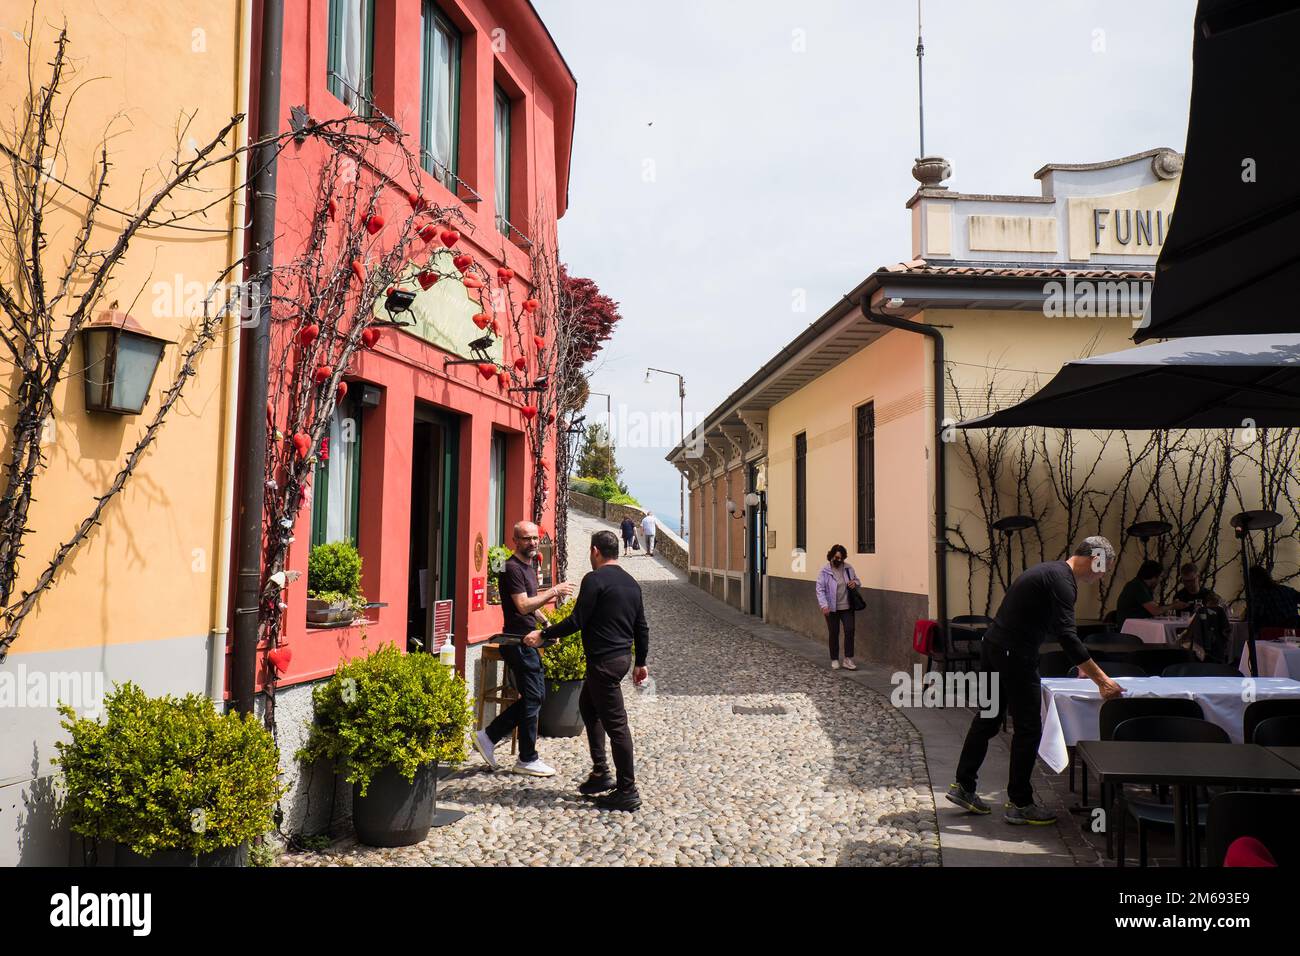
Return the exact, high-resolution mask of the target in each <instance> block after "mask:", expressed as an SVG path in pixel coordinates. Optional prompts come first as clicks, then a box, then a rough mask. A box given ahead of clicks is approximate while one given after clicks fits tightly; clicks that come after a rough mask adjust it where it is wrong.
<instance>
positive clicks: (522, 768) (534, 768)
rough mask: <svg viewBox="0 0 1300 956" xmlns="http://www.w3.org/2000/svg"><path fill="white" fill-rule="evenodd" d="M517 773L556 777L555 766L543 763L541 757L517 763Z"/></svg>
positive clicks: (530, 775)
mask: <svg viewBox="0 0 1300 956" xmlns="http://www.w3.org/2000/svg"><path fill="white" fill-rule="evenodd" d="M515 773H522V774H525V775H527V776H529V777H554V776H555V768H554V767H548V766H547V765H546V764H544V763H542V761H541V759H540V758H538V759H537V760H528V761H523V760H521V761H519V762H518V763H517V764H515Z"/></svg>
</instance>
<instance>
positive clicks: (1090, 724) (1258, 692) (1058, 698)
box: [1038, 665, 1300, 773]
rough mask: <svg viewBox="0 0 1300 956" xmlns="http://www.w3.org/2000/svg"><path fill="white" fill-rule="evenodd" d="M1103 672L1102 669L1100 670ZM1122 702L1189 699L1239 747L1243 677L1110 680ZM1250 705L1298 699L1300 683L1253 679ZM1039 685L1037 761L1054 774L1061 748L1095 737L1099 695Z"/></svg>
mask: <svg viewBox="0 0 1300 956" xmlns="http://www.w3.org/2000/svg"><path fill="white" fill-rule="evenodd" d="M1104 669H1105V667H1104V665H1103V670H1104ZM1114 680H1115V682H1116V683H1117V684H1119V685H1120V686H1121V687H1123V688H1124V694H1125V696H1127V697H1180V698H1184V699H1191V700H1195V701H1196V702H1197V703H1198V704H1200V705H1201V710H1203V711H1204V712H1205V719H1206V720H1208V721H1210V722H1211V723H1213V724H1217V725H1218V726H1220V727H1222V728H1223V729H1224V730H1226V731H1227V732H1228V736H1229V737H1230V738H1231V739H1232V741H1233V742H1234V743H1241V742H1242V718H1243V717H1244V716H1245V712H1246V700H1245V699H1244V698H1245V697H1246V696H1247V695H1246V694H1245V688H1246V681H1247V680H1249V678H1246V677H1116V678H1114ZM1252 683H1253V686H1252V687H1251V689H1250V696H1251V698H1252V699H1253V700H1266V699H1269V698H1279V697H1280V698H1300V681H1294V680H1285V679H1283V678H1279V677H1259V678H1255V679H1254V680H1253V682H1252ZM1041 686H1042V715H1043V739H1042V740H1041V741H1040V742H1039V744H1038V756H1039V757H1041V758H1042V760H1043V763H1045V764H1047V766H1049V767H1051V768H1052V770H1053V771H1054V772H1056V773H1060V772H1061V771H1063V770H1064V769H1065V768H1066V767H1067V766H1068V765H1069V755H1068V753H1067V748H1069V747H1073V746H1074V745H1075V744H1077V743H1079V742H1080V741H1083V740H1096V739H1097V738H1098V737H1099V736H1101V728H1100V726H1099V723H1098V716H1099V715H1100V713H1101V703H1102V701H1101V692H1100V691H1098V690H1097V685H1096V684H1094V683H1093V682H1092V681H1090V680H1088V679H1087V678H1086V677H1075V678H1070V677H1044V678H1043V679H1042V682H1041Z"/></svg>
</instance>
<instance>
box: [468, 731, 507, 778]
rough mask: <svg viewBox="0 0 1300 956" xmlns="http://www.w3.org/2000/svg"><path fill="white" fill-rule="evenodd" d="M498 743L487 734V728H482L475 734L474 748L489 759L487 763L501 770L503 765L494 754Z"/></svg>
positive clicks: (494, 768)
mask: <svg viewBox="0 0 1300 956" xmlns="http://www.w3.org/2000/svg"><path fill="white" fill-rule="evenodd" d="M496 747H497V745H496V744H494V743H493V742H492V738H491V737H489V736H488V735H487V731H486V730H480V731H479V732H478V733H476V734H475V735H474V749H475V750H477V751H478V753H479V756H480V757H482V758H483V759H484V760H486V761H487V765H488V766H489V767H491V768H492V769H493V770H500V769H501V765H500V764H499V763H497V758H496V756H495V755H494V751H495V750H496Z"/></svg>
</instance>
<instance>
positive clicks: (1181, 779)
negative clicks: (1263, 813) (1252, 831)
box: [1076, 740, 1300, 866]
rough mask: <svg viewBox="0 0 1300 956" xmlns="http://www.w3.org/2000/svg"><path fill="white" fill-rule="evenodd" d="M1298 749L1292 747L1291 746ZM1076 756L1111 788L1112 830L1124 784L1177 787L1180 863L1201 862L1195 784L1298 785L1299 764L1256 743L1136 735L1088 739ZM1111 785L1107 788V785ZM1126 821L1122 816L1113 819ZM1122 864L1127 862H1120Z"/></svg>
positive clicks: (1109, 820) (1176, 836) (1118, 823)
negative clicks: (1171, 740)
mask: <svg viewBox="0 0 1300 956" xmlns="http://www.w3.org/2000/svg"><path fill="white" fill-rule="evenodd" d="M1292 749H1294V748H1292ZM1076 758H1077V759H1078V760H1080V761H1082V762H1083V763H1084V764H1086V765H1087V766H1088V767H1091V768H1092V771H1093V773H1095V774H1096V775H1097V777H1098V779H1099V780H1100V782H1101V784H1102V792H1103V793H1110V794H1111V796H1112V805H1111V806H1110V807H1107V808H1106V827H1107V831H1108V832H1109V830H1110V828H1111V826H1112V821H1113V820H1115V812H1116V811H1115V808H1114V805H1113V797H1114V795H1115V794H1117V793H1119V792H1120V790H1121V788H1122V787H1123V786H1124V785H1125V784H1129V783H1135V784H1164V785H1166V786H1170V787H1173V788H1174V854H1175V857H1176V859H1177V860H1178V862H1179V865H1182V866H1188V865H1190V866H1199V865H1200V850H1199V847H1198V846H1197V836H1196V831H1197V827H1196V826H1195V825H1192V826H1190V837H1189V833H1188V831H1189V824H1194V823H1195V821H1196V818H1197V809H1196V788H1197V787H1201V786H1213V785H1215V784H1218V785H1226V786H1236V787H1300V767H1297V766H1295V765H1293V764H1291V763H1288V762H1287V761H1286V760H1285V759H1284V758H1283V757H1281V756H1279V755H1278V754H1276V753H1270V752H1269V750H1267V749H1266V748H1264V747H1258V746H1256V745H1255V744H1200V743H1196V744H1192V743H1164V742H1161V743H1152V742H1148V741H1136V740H1132V741H1131V740H1084V741H1081V742H1080V743H1079V747H1078V750H1077V751H1076ZM1107 784H1110V787H1109V789H1107V788H1106V785H1107ZM1114 825H1115V826H1124V821H1123V820H1118V821H1116V822H1115V823H1114ZM1117 863H1118V864H1119V865H1122V864H1123V861H1122V860H1120V861H1117Z"/></svg>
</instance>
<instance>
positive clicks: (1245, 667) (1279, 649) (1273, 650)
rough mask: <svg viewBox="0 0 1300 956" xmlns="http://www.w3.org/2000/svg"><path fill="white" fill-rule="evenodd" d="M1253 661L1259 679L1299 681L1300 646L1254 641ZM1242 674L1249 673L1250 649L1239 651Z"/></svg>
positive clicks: (1244, 648) (1239, 668)
mask: <svg viewBox="0 0 1300 956" xmlns="http://www.w3.org/2000/svg"><path fill="white" fill-rule="evenodd" d="M1255 660H1256V661H1257V662H1258V663H1259V676H1260V677H1291V678H1295V679H1300V646H1297V645H1295V644H1286V643H1283V642H1282V641H1256V642H1255ZM1238 670H1240V671H1241V672H1242V673H1243V674H1249V673H1250V648H1249V647H1243V648H1242V649H1241V664H1240V665H1239V667H1238Z"/></svg>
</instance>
